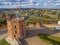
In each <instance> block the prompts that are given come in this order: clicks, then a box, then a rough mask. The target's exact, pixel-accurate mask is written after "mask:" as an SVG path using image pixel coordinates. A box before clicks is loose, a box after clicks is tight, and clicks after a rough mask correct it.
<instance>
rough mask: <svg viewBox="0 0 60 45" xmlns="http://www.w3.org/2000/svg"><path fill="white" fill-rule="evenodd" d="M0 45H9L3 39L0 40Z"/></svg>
mask: <svg viewBox="0 0 60 45" xmlns="http://www.w3.org/2000/svg"><path fill="white" fill-rule="evenodd" d="M0 45H10V44H9V43H8V42H7V41H6V40H5V39H3V40H0Z"/></svg>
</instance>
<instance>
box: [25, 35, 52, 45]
mask: <svg viewBox="0 0 60 45" xmlns="http://www.w3.org/2000/svg"><path fill="white" fill-rule="evenodd" d="M25 40H26V43H27V44H26V45H52V44H48V43H46V42H43V41H42V40H41V39H40V38H38V37H37V36H35V37H31V38H27V39H25Z"/></svg>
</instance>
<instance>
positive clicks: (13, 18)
mask: <svg viewBox="0 0 60 45" xmlns="http://www.w3.org/2000/svg"><path fill="white" fill-rule="evenodd" d="M7 26H8V36H9V37H10V38H11V39H12V40H13V39H14V38H16V39H23V38H24V37H25V36H26V28H25V20H24V19H23V18H21V17H20V16H19V15H18V14H11V15H10V16H7Z"/></svg>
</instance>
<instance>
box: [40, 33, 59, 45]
mask: <svg viewBox="0 0 60 45" xmlns="http://www.w3.org/2000/svg"><path fill="white" fill-rule="evenodd" d="M48 36H50V35H49V34H39V37H40V38H41V39H42V40H44V41H46V42H49V43H52V44H53V45H60V41H56V40H54V39H51V38H52V37H51V38H49V37H48Z"/></svg>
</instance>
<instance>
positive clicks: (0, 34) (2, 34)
mask: <svg viewBox="0 0 60 45" xmlns="http://www.w3.org/2000/svg"><path fill="white" fill-rule="evenodd" d="M6 36H7V29H3V30H0V40H2V39H4V38H5V37H6Z"/></svg>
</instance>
